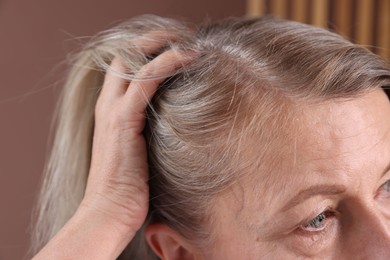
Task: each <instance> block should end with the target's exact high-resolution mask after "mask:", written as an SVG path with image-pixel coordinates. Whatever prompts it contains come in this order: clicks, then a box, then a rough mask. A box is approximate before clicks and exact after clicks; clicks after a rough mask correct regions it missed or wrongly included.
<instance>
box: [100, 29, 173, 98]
mask: <svg viewBox="0 0 390 260" xmlns="http://www.w3.org/2000/svg"><path fill="white" fill-rule="evenodd" d="M176 39H177V35H175V34H173V33H169V32H167V31H152V32H150V33H147V34H145V35H142V36H140V37H139V38H137V39H135V40H134V43H133V44H134V46H136V47H137V48H139V51H140V52H141V53H143V54H144V55H145V56H148V55H151V54H155V53H156V52H158V51H159V50H160V49H161V48H163V47H164V45H166V44H167V43H169V42H173V41H175V40H176ZM126 69H127V68H126V66H125V65H124V63H123V62H122V61H121V60H120V58H119V57H115V58H114V59H113V60H112V62H111V65H110V67H109V69H108V70H107V72H106V75H105V78H104V83H103V87H102V90H101V95H102V98H103V99H107V100H109V99H111V98H118V97H120V96H122V95H123V94H125V92H126V89H127V87H128V86H129V83H128V81H127V80H125V79H123V76H122V75H125V74H126V72H127V71H126Z"/></svg>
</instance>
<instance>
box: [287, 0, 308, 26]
mask: <svg viewBox="0 0 390 260" xmlns="http://www.w3.org/2000/svg"><path fill="white" fill-rule="evenodd" d="M307 7H308V3H307V0H295V1H294V2H293V4H292V7H291V8H292V19H293V20H295V21H298V22H302V23H307Z"/></svg>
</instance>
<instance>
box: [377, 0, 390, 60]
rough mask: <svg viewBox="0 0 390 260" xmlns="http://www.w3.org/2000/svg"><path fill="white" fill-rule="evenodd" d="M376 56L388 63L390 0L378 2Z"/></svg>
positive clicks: (389, 58) (389, 56) (389, 49)
mask: <svg viewBox="0 0 390 260" xmlns="http://www.w3.org/2000/svg"><path fill="white" fill-rule="evenodd" d="M378 15H379V19H378V23H379V24H378V27H379V30H378V32H379V33H378V34H377V36H378V39H377V43H378V47H379V48H378V54H379V55H381V56H382V57H384V58H387V59H388V60H389V61H390V0H380V1H379V13H378Z"/></svg>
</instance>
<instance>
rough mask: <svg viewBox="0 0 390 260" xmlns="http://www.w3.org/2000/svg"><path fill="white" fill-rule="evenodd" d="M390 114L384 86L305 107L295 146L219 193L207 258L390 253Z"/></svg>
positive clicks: (343, 256)
mask: <svg viewBox="0 0 390 260" xmlns="http://www.w3.org/2000/svg"><path fill="white" fill-rule="evenodd" d="M389 117H390V103H389V101H388V98H387V96H386V95H385V94H384V92H383V91H381V90H377V91H375V92H372V93H370V94H366V95H365V96H362V97H359V98H355V99H352V100H349V101H343V102H341V101H340V102H327V103H322V104H316V105H310V106H306V107H305V109H304V110H303V113H301V114H300V115H299V118H297V120H296V122H297V123H298V124H299V132H298V134H297V135H296V136H295V139H294V140H292V141H291V142H292V143H290V144H286V146H289V147H294V152H289V153H287V152H286V153H284V152H283V150H281V157H280V160H279V161H280V163H279V165H278V167H276V169H275V168H274V169H272V170H270V171H264V170H261V171H260V170H259V171H258V172H255V174H250V175H247V176H245V177H244V178H242V180H241V181H240V182H239V183H237V184H234V185H233V187H232V189H231V190H229V192H227V193H226V194H225V195H224V196H222V197H220V198H219V201H218V203H217V205H216V207H215V216H214V217H215V223H216V224H215V225H216V226H215V230H214V232H215V234H216V240H215V245H214V248H213V250H210V252H211V253H210V255H208V256H207V259H297V258H298V259H305V258H308V259H309V258H310V259H313V258H314V259H351V257H352V256H353V259H389V257H390V180H389V179H390V118H389Z"/></svg>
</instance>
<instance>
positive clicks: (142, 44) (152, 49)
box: [134, 31, 178, 56]
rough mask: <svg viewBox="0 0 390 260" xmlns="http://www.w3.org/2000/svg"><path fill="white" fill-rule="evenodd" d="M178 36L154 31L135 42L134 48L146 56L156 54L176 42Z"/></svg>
mask: <svg viewBox="0 0 390 260" xmlns="http://www.w3.org/2000/svg"><path fill="white" fill-rule="evenodd" d="M177 38H178V35H177V34H173V33H171V32H168V31H152V32H149V33H146V34H145V35H141V36H140V37H138V38H137V39H135V40H134V46H135V47H137V48H138V49H139V51H140V52H141V53H143V54H144V55H145V56H148V55H151V54H156V52H158V51H159V50H161V49H162V48H163V47H165V46H166V45H168V44H169V43H171V42H174V41H176V40H177Z"/></svg>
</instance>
